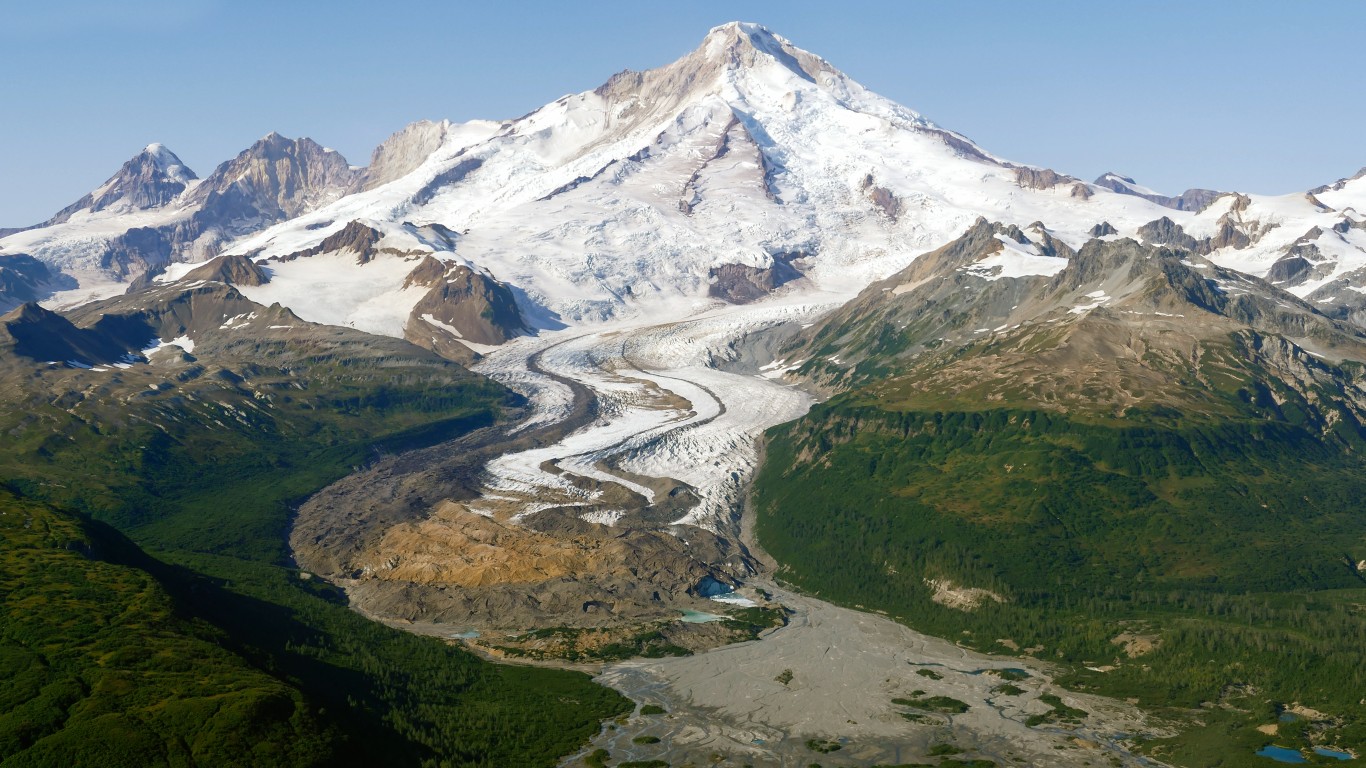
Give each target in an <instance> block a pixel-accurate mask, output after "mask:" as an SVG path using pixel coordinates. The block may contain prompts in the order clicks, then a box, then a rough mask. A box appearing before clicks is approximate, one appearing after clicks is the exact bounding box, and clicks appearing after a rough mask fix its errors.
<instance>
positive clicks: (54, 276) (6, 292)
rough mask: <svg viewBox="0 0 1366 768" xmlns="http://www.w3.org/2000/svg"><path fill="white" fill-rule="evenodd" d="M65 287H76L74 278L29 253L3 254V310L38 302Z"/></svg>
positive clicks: (0, 304)
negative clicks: (53, 290) (58, 271)
mask: <svg viewBox="0 0 1366 768" xmlns="http://www.w3.org/2000/svg"><path fill="white" fill-rule="evenodd" d="M62 287H66V288H71V287H75V281H73V280H71V279H70V278H68V277H66V276H65V275H61V274H59V273H57V272H55V271H53V270H51V269H49V268H48V266H47V265H46V264H44V263H43V262H41V261H39V260H37V259H35V258H33V257H32V256H30V255H28V254H26V253H15V254H4V255H0V312H4V311H6V310H9V309H12V308H14V307H16V306H18V305H20V304H23V303H25V302H29V301H37V300H39V299H41V298H43V297H44V296H46V295H47V294H48V292H49V291H50V290H52V289H55V288H62Z"/></svg>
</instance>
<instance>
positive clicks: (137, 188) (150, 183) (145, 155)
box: [47, 144, 198, 225]
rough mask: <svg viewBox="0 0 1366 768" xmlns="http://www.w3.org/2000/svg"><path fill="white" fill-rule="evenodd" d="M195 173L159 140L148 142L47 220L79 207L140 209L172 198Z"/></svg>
mask: <svg viewBox="0 0 1366 768" xmlns="http://www.w3.org/2000/svg"><path fill="white" fill-rule="evenodd" d="M196 178H198V177H197V176H195V175H194V171H192V170H190V169H189V168H187V167H185V164H184V163H182V162H181V161H180V158H178V157H176V156H175V153H174V152H172V151H171V150H169V149H167V148H165V147H163V146H162V145H160V144H151V145H149V146H148V147H147V148H146V149H144V150H142V151H141V152H139V153H138V154H136V155H134V156H133V158H132V159H131V160H129V161H128V162H126V163H124V164H123V167H122V168H120V169H119V172H118V173H116V174H114V175H113V176H111V177H110V178H109V180H108V181H106V182H104V183H103V184H101V185H100V186H99V188H98V189H96V190H95V191H93V192H91V193H90V194H88V195H86V196H85V197H82V198H81V199H80V200H77V201H76V202H74V203H72V204H71V205H68V206H67V207H65V208H63V209H62V210H60V211H58V212H57V214H56V215H55V216H53V217H52V218H51V219H49V220H48V221H47V224H48V225H51V224H60V223H61V222H64V221H67V220H69V219H70V218H71V217H72V216H73V215H74V214H76V213H78V212H81V211H88V212H92V213H93V212H95V211H102V210H105V209H106V208H117V209H126V210H128V211H142V210H147V209H148V208H157V207H160V206H163V205H165V204H167V203H169V202H171V201H172V200H174V199H175V198H176V197H177V196H178V195H179V194H180V193H181V192H184V191H185V188H186V187H187V185H189V183H190V182H191V181H194V180H195V179H196Z"/></svg>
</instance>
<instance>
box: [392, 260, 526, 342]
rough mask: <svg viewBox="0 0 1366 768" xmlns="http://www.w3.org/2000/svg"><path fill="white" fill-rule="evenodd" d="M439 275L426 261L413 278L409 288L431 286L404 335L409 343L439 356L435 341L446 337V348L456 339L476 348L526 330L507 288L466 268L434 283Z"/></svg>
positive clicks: (417, 269)
mask: <svg viewBox="0 0 1366 768" xmlns="http://www.w3.org/2000/svg"><path fill="white" fill-rule="evenodd" d="M431 261H437V260H436V259H434V258H433V259H431ZM437 263H438V264H439V263H440V262H437ZM443 266H444V265H443ZM435 271H436V268H435V267H434V266H433V265H432V264H431V263H429V262H428V261H427V260H425V259H424V260H423V261H422V262H421V263H419V264H418V266H417V268H416V269H414V270H413V272H412V273H410V274H409V275H408V282H409V284H429V285H431V288H430V290H428V291H427V294H426V295H425V296H423V297H422V298H421V299H419V300H418V302H417V305H416V306H414V307H413V311H412V314H411V315H409V317H408V326H407V329H406V332H405V335H406V336H407V337H408V340H409V341H412V342H413V343H414V344H417V345H418V346H424V347H426V348H428V349H432V350H433V351H437V352H438V353H439V352H440V350H438V349H436V348H435V347H434V346H433V345H437V344H439V342H436V341H433V339H432V337H433V336H435V337H437V338H438V339H440V338H441V337H447V343H449V337H454V338H455V339H457V340H459V341H471V342H474V343H475V344H502V343H503V342H505V341H507V340H508V339H510V338H512V337H513V336H516V335H517V334H519V333H522V332H524V331H525V330H526V327H527V326H526V322H525V321H524V320H523V319H522V313H521V312H520V311H519V310H518V309H517V300H516V299H515V298H514V297H513V295H512V290H511V289H510V288H508V286H507V285H506V284H504V283H500V282H498V281H497V280H494V279H493V278H492V277H490V276H488V275H486V274H484V273H481V272H476V271H474V270H473V269H470V268H469V267H467V266H464V265H459V266H455V267H451V268H448V271H445V272H444V273H443V274H442V275H441V276H440V277H438V278H436V279H435V280H433V279H432V276H433V275H434V274H435Z"/></svg>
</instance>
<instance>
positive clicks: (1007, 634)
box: [756, 390, 1366, 764]
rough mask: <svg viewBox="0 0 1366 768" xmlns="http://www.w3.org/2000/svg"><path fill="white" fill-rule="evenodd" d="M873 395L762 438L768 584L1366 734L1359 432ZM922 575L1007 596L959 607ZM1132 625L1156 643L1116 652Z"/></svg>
mask: <svg viewBox="0 0 1366 768" xmlns="http://www.w3.org/2000/svg"><path fill="white" fill-rule="evenodd" d="M884 406H885V407H879V406H878V405H876V404H874V403H873V402H872V401H870V400H869V398H868V397H866V393H862V392H860V391H857V390H856V391H854V392H852V393H850V394H849V395H846V396H842V397H839V398H835V399H834V400H832V401H830V402H829V403H826V404H824V405H821V406H817V407H816V408H814V409H813V410H812V412H811V413H810V414H809V415H808V416H807V417H806V418H804V419H801V420H799V421H797V422H795V423H793V424H790V425H785V426H782V427H777V428H774V429H773V430H771V432H770V434H769V437H770V442H769V447H768V455H767V461H766V463H765V466H764V469H763V470H762V472H761V474H760V476H759V478H758V481H757V488H756V494H757V502H758V509H759V519H758V528H757V533H758V535H759V538H760V541H761V542H762V543H763V545H764V546H765V548H767V549H768V550H769V551H770V553H771V554H773V556H774V557H775V558H777V559H778V561H779V562H781V563H783V564H784V568H783V570H782V572H781V573H780V575H781V577H782V578H784V579H787V580H789V581H791V582H792V583H794V584H796V585H798V586H800V587H803V588H805V589H808V590H811V591H813V592H817V593H819V594H820V595H822V596H824V597H827V598H830V599H834V600H836V601H839V602H844V603H853V604H860V605H864V606H868V607H870V608H878V609H882V610H886V611H888V612H890V613H891V614H892V615H894V616H897V617H899V618H901V619H902V620H904V621H906V622H907V623H909V624H911V625H912V626H915V627H916V628H918V629H921V630H925V631H930V632H934V633H937V634H941V635H944V636H955V637H961V638H963V639H964V642H967V643H968V644H970V645H973V646H975V647H978V648H981V649H983V650H994V651H997V652H1011V651H1010V647H1011V646H1014V647H1015V648H1020V649H1025V648H1032V649H1034V650H1033V653H1035V654H1037V655H1040V656H1041V657H1043V658H1048V659H1062V660H1066V661H1069V662H1073V663H1074V664H1076V666H1077V669H1078V673H1077V674H1076V675H1075V676H1074V677H1073V678H1072V679H1071V680H1070V682H1071V683H1073V684H1075V685H1077V686H1078V687H1086V688H1089V689H1092V690H1096V691H1098V692H1103V693H1108V694H1112V695H1116V696H1123V697H1134V698H1137V699H1138V700H1139V701H1141V702H1142V703H1143V704H1145V705H1149V706H1164V707H1165V706H1176V707H1189V708H1197V707H1200V706H1201V705H1202V703H1205V704H1207V703H1210V702H1215V703H1218V702H1221V701H1224V699H1226V698H1227V697H1228V696H1229V695H1230V692H1231V691H1241V692H1248V691H1255V692H1256V695H1255V696H1254V697H1249V698H1247V700H1246V701H1242V700H1241V699H1240V701H1239V705H1238V706H1239V707H1241V708H1250V711H1249V712H1248V713H1247V714H1246V716H1245V717H1244V718H1243V721H1240V722H1242V730H1239V729H1238V728H1234V729H1232V731H1231V733H1235V734H1241V738H1248V739H1252V740H1254V741H1255V739H1256V737H1257V736H1258V734H1256V733H1253V732H1252V731H1251V727H1252V726H1253V725H1256V724H1260V723H1266V722H1274V721H1275V708H1276V707H1277V706H1285V705H1289V704H1291V703H1292V702H1305V703H1307V704H1309V705H1311V706H1314V707H1316V708H1317V709H1320V710H1326V711H1330V712H1332V713H1334V715H1335V716H1339V717H1341V718H1342V722H1341V723H1340V724H1339V725H1340V726H1341V727H1340V728H1338V729H1337V730H1335V732H1334V738H1335V739H1341V740H1342V743H1346V742H1352V743H1354V744H1356V745H1361V744H1363V743H1366V717H1363V716H1362V710H1361V707H1360V704H1359V701H1360V698H1361V691H1362V690H1363V689H1366V664H1364V663H1363V662H1366V613H1363V610H1362V608H1361V606H1362V605H1363V604H1366V583H1363V578H1362V577H1363V574H1362V573H1360V572H1359V571H1358V570H1357V567H1356V564H1357V563H1358V562H1359V561H1361V560H1363V559H1366V510H1363V508H1362V501H1361V500H1362V499H1366V461H1363V460H1362V458H1361V454H1360V452H1359V451H1360V448H1361V447H1362V443H1361V442H1360V441H1359V440H1353V441H1351V442H1350V443H1344V442H1342V441H1341V440H1340V439H1339V438H1338V437H1332V438H1324V437H1323V436H1322V435H1321V434H1316V433H1315V432H1313V431H1311V430H1309V429H1306V428H1304V427H1301V426H1296V425H1293V424H1289V423H1286V422H1281V421H1269V420H1265V419H1254V418H1246V419H1243V420H1237V419H1223V418H1220V419H1211V420H1202V419H1200V418H1198V417H1196V418H1180V419H1175V420H1174V419H1172V418H1171V415H1170V414H1167V415H1162V414H1143V413H1131V414H1129V415H1128V416H1127V417H1126V418H1123V419H1115V418H1104V419H1092V418H1085V417H1076V416H1068V415H1064V414H1059V413H1056V412H1047V411H1041V410H1024V409H1011V408H994V409H984V410H981V411H976V412H962V411H956V412H941V411H921V410H902V409H898V408H894V407H891V406H890V405H889V404H887V403H886V402H885V401H884ZM935 580H938V581H940V582H948V583H951V584H953V585H955V586H959V587H965V588H980V589H985V590H990V591H991V592H993V593H995V594H996V595H998V596H999V597H1000V598H1001V600H1000V601H999V602H998V601H997V600H995V599H992V598H990V597H985V596H984V597H982V599H981V600H980V602H979V605H978V606H977V607H976V608H975V609H973V610H970V611H964V610H960V609H954V608H949V607H946V606H944V605H941V604H940V603H937V602H935V601H934V599H933V596H934V593H935V589H934V586H933V585H931V584H930V583H929V582H930V581H935ZM1124 633H1129V634H1132V635H1138V636H1142V637H1145V638H1152V639H1154V640H1155V645H1156V649H1155V650H1152V651H1150V652H1147V653H1144V654H1143V655H1141V656H1137V657H1136V658H1130V657H1129V655H1128V654H1127V653H1126V652H1125V648H1124V638H1123V637H1120V636H1121V635H1122V634H1124ZM1117 640H1118V642H1117ZM1101 666H1114V667H1115V669H1112V670H1109V671H1107V672H1103V673H1097V672H1093V671H1088V670H1086V669H1085V667H1101ZM1268 713H1270V714H1268ZM1244 721H1245V722H1244ZM1221 727H1222V726H1221ZM1207 735H1208V734H1206V735H1205V736H1201V737H1200V738H1201V739H1203V738H1206V736H1207ZM1191 738H1193V737H1191ZM1268 740H1269V739H1268ZM1196 741H1199V739H1196ZM1282 741H1284V739H1282ZM1218 743H1222V744H1224V746H1225V747H1227V746H1228V745H1227V743H1225V742H1224V741H1219V742H1218ZM1181 748H1182V749H1184V750H1191V749H1194V748H1193V747H1191V746H1190V745H1189V744H1185V743H1183V744H1182V746H1181ZM1182 754H1187V755H1189V754H1190V753H1189V752H1183V753H1182ZM1235 754H1241V753H1236V752H1235ZM1246 754H1249V755H1250V751H1249V752H1248V753H1246ZM1187 764H1201V763H1198V762H1190V763H1187ZM1226 764H1236V763H1226Z"/></svg>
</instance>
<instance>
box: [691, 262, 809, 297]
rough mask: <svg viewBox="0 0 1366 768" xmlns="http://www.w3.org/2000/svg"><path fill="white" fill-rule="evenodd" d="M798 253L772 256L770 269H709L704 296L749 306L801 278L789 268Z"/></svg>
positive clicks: (727, 266) (726, 266) (745, 266)
mask: <svg viewBox="0 0 1366 768" xmlns="http://www.w3.org/2000/svg"><path fill="white" fill-rule="evenodd" d="M803 255H804V254H800V253H775V254H772V256H771V258H772V259H773V261H772V265H771V266H768V267H753V266H750V265H748V264H722V265H720V266H716V267H712V268H711V271H710V273H709V274H708V279H709V281H710V285H709V286H708V288H707V295H709V296H713V297H715V298H718V299H722V300H725V301H728V302H730V303H732V304H748V303H749V302H751V301H757V300H759V299H762V298H763V297H765V296H767V295H768V294H770V293H772V292H773V290H774V289H776V288H777V287H779V286H781V285H783V284H785V283H790V282H792V281H793V280H796V279H797V278H799V277H801V276H802V273H801V272H799V271H798V270H797V268H796V267H794V266H793V265H792V263H793V262H794V261H796V260H797V259H799V258H801V257H802V256H803Z"/></svg>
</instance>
